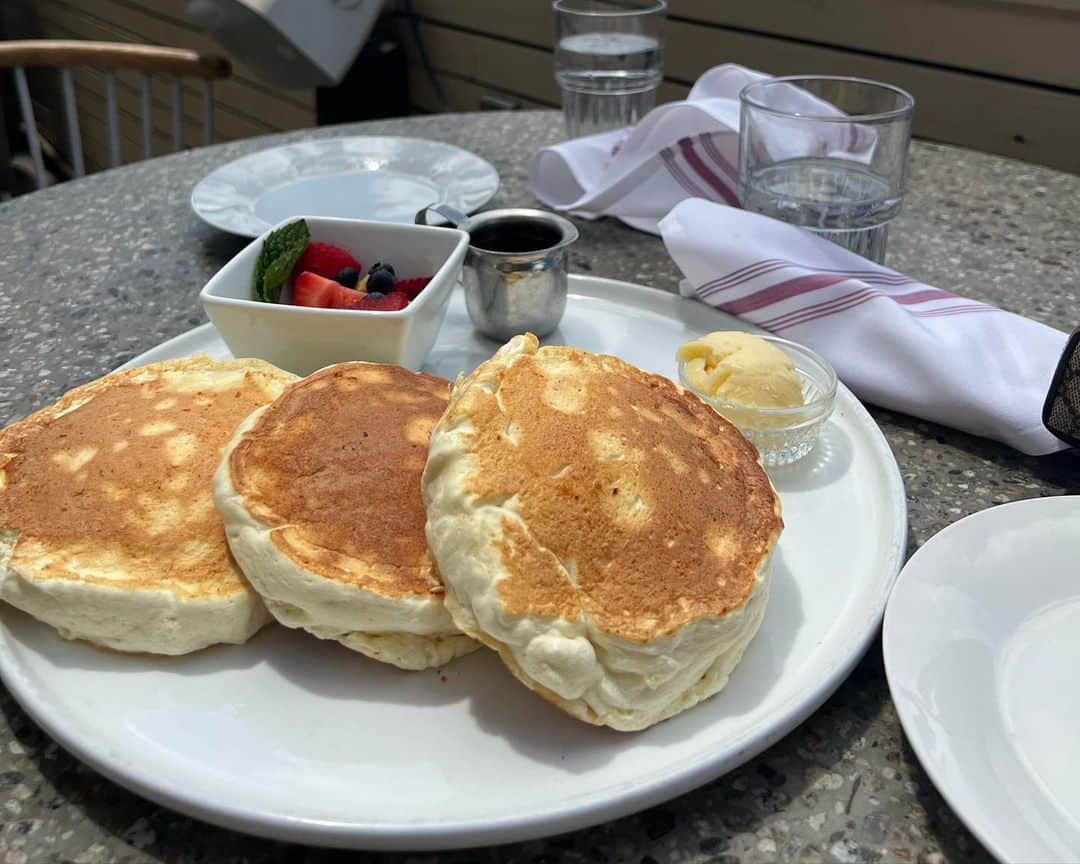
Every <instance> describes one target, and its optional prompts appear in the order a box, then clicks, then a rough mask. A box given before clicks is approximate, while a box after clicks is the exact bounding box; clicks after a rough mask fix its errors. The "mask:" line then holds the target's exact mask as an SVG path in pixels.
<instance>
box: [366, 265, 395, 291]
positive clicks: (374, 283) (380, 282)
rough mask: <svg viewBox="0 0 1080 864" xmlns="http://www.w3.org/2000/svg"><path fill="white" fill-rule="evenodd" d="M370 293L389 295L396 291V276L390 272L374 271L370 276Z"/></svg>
mask: <svg viewBox="0 0 1080 864" xmlns="http://www.w3.org/2000/svg"><path fill="white" fill-rule="evenodd" d="M367 290H368V293H369V294H371V293H372V292H374V293H376V294H389V293H390V292H391V291H393V290H394V274H393V273H391V272H389V271H388V270H372V271H371V272H370V273H369V274H368V281H367Z"/></svg>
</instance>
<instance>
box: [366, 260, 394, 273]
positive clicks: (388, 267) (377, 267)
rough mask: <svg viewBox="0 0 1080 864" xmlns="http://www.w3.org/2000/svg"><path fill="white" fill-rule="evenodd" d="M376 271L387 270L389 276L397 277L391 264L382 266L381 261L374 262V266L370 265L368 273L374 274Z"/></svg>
mask: <svg viewBox="0 0 1080 864" xmlns="http://www.w3.org/2000/svg"><path fill="white" fill-rule="evenodd" d="M376 270H387V271H389V273H390V275H391V276H395V277H396V276H397V273H396V272H395V271H394V265H393V264H383V263H382V262H381V261H376V262H375V263H374V264H372V265H371V270H370V271H369V273H374V272H375V271H376Z"/></svg>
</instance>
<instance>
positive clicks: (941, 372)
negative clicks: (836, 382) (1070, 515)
mask: <svg viewBox="0 0 1080 864" xmlns="http://www.w3.org/2000/svg"><path fill="white" fill-rule="evenodd" d="M659 229H660V233H661V236H662V237H663V240H664V244H665V245H666V246H667V250H668V252H669V253H670V254H671V257H672V258H673V259H674V261H675V263H676V264H677V265H678V266H679V269H680V270H682V272H683V274H684V275H685V276H686V281H685V282H684V283H683V286H682V290H683V294H685V295H687V296H693V297H697V298H698V299H700V300H702V301H704V302H706V303H708V304H710V305H712V306H716V307H717V308H719V309H722V310H724V311H725V312H729V313H730V314H732V315H737V316H738V317H740V318H742V319H744V320H746V321H749V322H751V323H753V324H756V325H758V326H759V327H762V328H764V329H766V330H770V331H772V332H774V333H776V334H778V335H780V336H783V337H785V338H789V339H792V340H794V341H796V342H801V343H802V344H804V345H808V346H809V347H811V348H813V349H814V350H815V351H817V352H818V353H820V354H821V355H822V356H823V357H825V358H826V359H828V360H829V362H830V363H832V365H833V367H834V368H835V369H836V374H837V375H838V376H839V377H840V379H841V380H842V381H843V382H844V383H845V384H847V386H848V387H850V388H851V389H852V390H853V391H854V392H855V394H856V395H857V396H859V398H860V399H864V400H866V401H868V402H872V403H874V404H875V405H880V406H882V407H884V408H890V409H893V410H896V411H902V412H904V413H905V414H912V415H914V416H916V417H922V418H925V419H927V420H933V421H934V422H936V423H941V424H943V425H945V426H952V427H953V428H956V429H961V430H963V431H965V432H970V433H972V434H974V435H982V436H985V437H987V438H993V439H995V440H997V441H1003V442H1004V443H1006V444H1009V445H1011V446H1012V447H1015V448H1016V449H1017V450H1021V451H1023V452H1024V453H1029V454H1031V455H1034V456H1041V455H1044V454H1047V453H1052V452H1055V451H1057V450H1062V449H1064V448H1065V446H1066V445H1065V444H1063V443H1062V442H1061V441H1059V440H1058V439H1057V438H1055V437H1054V436H1053V435H1051V434H1050V433H1049V432H1048V431H1047V430H1046V429H1045V428H1044V427H1043V425H1042V421H1041V417H1042V404H1043V400H1044V399H1045V398H1046V392H1047V388H1048V387H1049V386H1050V381H1051V378H1052V376H1053V374H1054V369H1055V367H1056V365H1057V362H1058V360H1059V359H1060V357H1061V352H1062V351H1063V350H1064V348H1065V341H1066V339H1067V336H1066V334H1065V333H1062V332H1061V331H1060V330H1055V329H1053V328H1052V327H1047V326H1046V325H1044V324H1039V323H1037V322H1035V321H1032V320H1030V319H1028V318H1023V317H1021V316H1019V315H1014V314H1012V313H1010V312H1005V311H1004V310H1002V309H999V308H997V307H996V306H989V305H987V304H985V303H979V302H977V301H975V300H969V299H966V298H964V297H957V296H956V295H954V294H950V293H949V292H947V291H942V290H940V289H938V288H934V287H932V286H930V285H924V284H922V283H920V282H916V281H915V280H914V279H909V278H908V277H906V276H904V275H902V274H900V273H897V272H896V271H895V270H890V269H889V268H887V267H882V266H880V265H877V264H873V263H871V262H870V261H868V260H866V259H865V258H861V257H860V256H858V255H856V254H854V253H853V252H849V251H847V250H846V249H842V248H841V247H839V246H837V245H835V244H834V243H830V242H829V241H828V240H824V239H822V238H820V237H818V236H816V235H814V234H811V233H810V232H808V231H804V230H803V229H801V228H796V227H794V226H792V225H788V224H786V223H784V222H779V221H777V220H775V219H769V218H767V217H765V216H759V215H758V214H756V213H749V212H747V211H745V210H738V209H736V208H733V207H725V206H722V205H719V204H714V203H712V202H709V201H703V200H700V199H692V200H688V201H684V202H683V203H681V204H679V205H678V206H676V207H675V208H674V209H673V210H672V211H671V212H670V213H669V214H668V215H667V216H666V217H665V218H664V219H663V220H661V222H660V225H659Z"/></svg>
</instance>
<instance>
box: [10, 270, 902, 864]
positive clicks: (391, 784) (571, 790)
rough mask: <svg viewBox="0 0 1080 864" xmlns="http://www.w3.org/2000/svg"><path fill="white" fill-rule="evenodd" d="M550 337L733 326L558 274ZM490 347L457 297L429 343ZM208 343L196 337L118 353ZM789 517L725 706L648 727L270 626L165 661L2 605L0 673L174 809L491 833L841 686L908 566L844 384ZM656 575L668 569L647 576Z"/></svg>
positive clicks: (466, 354)
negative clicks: (634, 728) (610, 725)
mask: <svg viewBox="0 0 1080 864" xmlns="http://www.w3.org/2000/svg"><path fill="white" fill-rule="evenodd" d="M570 290H571V296H570V299H569V302H568V304H567V310H566V317H565V318H564V319H563V322H562V325H561V326H560V328H559V329H558V330H557V331H556V332H555V333H554V334H553V335H552V337H551V338H550V339H549V340H548V341H554V342H565V343H568V344H573V345H578V346H581V347H584V348H587V349H590V350H593V351H599V352H604V353H610V354H615V355H617V356H619V357H622V358H624V359H625V360H628V361H630V362H631V363H634V364H636V365H638V366H640V367H642V368H644V369H647V370H650V371H653V372H658V373H660V374H664V375H668V376H673V375H674V374H675V358H674V355H675V348H676V346H677V345H679V344H680V343H681V342H683V341H685V340H687V339H689V338H693V337H696V336H700V335H701V334H703V333H706V332H708V331H710V330H717V329H730V328H740V327H742V325H740V324H739V323H738V322H737V321H736V320H735V319H732V318H729V317H728V316H726V315H724V314H723V313H721V312H717V311H716V310H714V309H712V308H710V307H708V306H705V305H704V304H702V303H698V302H696V301H692V300H685V299H683V298H680V297H676V296H674V295H671V294H666V293H663V292H660V291H655V290H652V289H648V288H643V287H641V286H636V285H629V284H626V283H621V282H613V281H609V280H603V279H585V278H573V279H572V280H571V289H570ZM496 347H497V345H496V343H494V342H490V341H488V340H486V339H482V338H480V337H477V336H476V335H475V333H474V332H473V330H472V327H471V325H470V323H469V319H468V316H467V314H466V312H465V304H464V300H463V298H462V296H461V293H460V291H459V292H457V293H455V295H454V297H453V299H452V300H451V305H450V309H449V312H448V314H447V319H446V323H445V324H444V326H443V329H442V331H441V332H440V336H439V341H438V342H437V343H436V346H435V349H434V351H433V352H432V354H431V356H430V362H429V365H428V369H429V371H432V372H435V373H437V374H441V375H445V376H448V377H453V376H454V375H456V374H457V373H458V372H459V371H461V370H470V369H472V368H473V367H474V366H475V365H476V364H477V363H479V362H480V361H482V360H484V359H486V358H487V357H489V356H490V355H491V353H492V352H493V351H494V350H495V348H496ZM198 351H204V352H207V353H210V354H213V355H217V356H227V352H226V349H225V346H224V344H223V343H222V342H221V341H220V340H219V339H218V337H217V335H216V333H215V331H214V330H213V329H212V328H210V327H209V325H207V326H203V327H200V328H197V329H195V330H193V331H191V332H190V333H187V334H185V335H183V336H181V337H178V338H177V339H173V340H172V341H170V342H167V343H165V344H163V345H161V346H160V347H158V348H156V349H154V350H152V351H149V352H147V353H146V354H144V355H142V356H141V357H138V358H136V359H135V360H133V361H132V363H133V364H138V363H146V362H151V361H155V360H162V359H165V358H168V357H178V356H185V355H189V354H192V353H194V352H198ZM772 476H773V481H774V483H775V484H776V486H777V488H778V489H779V491H780V495H781V499H782V502H783V508H784V519H785V521H786V523H787V528H786V529H785V531H784V533H783V536H782V537H781V539H780V543H779V546H778V549H777V552H776V555H775V559H774V561H775V564H774V576H773V582H772V588H771V592H770V594H771V596H770V599H769V605H768V609H767V611H766V613H765V620H764V623H763V624H762V626H761V630H760V631H759V633H758V635H757V636H756V637H755V639H754V640H753V642H751V644H750V647H749V648H748V649H747V652H746V655H745V657H744V659H743V661H742V663H741V664H740V665H739V667H738V668H737V669H736V670H735V672H734V674H733V675H732V677H731V683H730V684H729V685H728V686H727V688H726V689H725V690H724V691H723V692H722V693H720V694H719V695H718V696H716V697H714V698H712V699H710V700H708V701H707V702H705V703H703V704H702V705H699V706H697V707H695V708H693V709H692V710H690V711H687V712H685V713H684V714H680V715H679V716H677V717H675V718H673V719H671V720H668V721H666V722H664V723H661V724H659V725H658V726H655V727H653V728H651V729H648V730H646V731H645V732H642V733H634V734H627V733H618V732H613V731H611V730H607V729H602V728H595V727H591V726H587V725H585V724H583V723H580V722H578V721H577V720H574V719H572V718H570V717H568V716H566V715H565V714H563V713H561V712H560V711H558V710H557V709H556V708H554V707H552V706H551V705H549V704H548V703H546V702H545V701H543V700H542V699H540V698H539V697H537V696H536V695H534V694H533V693H531V692H530V691H528V690H527V689H525V688H524V687H522V686H521V685H520V684H518V683H517V681H515V680H514V678H513V677H512V676H511V675H510V674H509V673H508V672H507V671H506V670H505V669H504V668H503V666H502V665H501V663H500V662H499V660H498V659H497V658H496V657H495V655H494V654H493V653H492V652H489V651H480V652H477V653H476V654H474V655H471V656H469V657H466V658H464V659H463V660H459V661H457V662H455V663H452V664H450V665H449V666H448V667H446V669H445V670H443V671H442V672H441V673H439V672H434V671H429V672H415V673H409V672H402V671H401V670H398V669H394V668H391V667H389V666H385V665H383V664H380V663H376V662H373V661H371V660H368V659H366V658H364V657H361V656H360V655H358V654H353V653H351V652H349V651H348V650H346V649H344V648H342V647H341V646H339V645H336V644H333V643H327V642H320V641H319V640H317V639H314V638H312V637H310V636H306V635H305V634H303V633H300V632H297V631H288V630H285V629H284V628H281V627H275V626H270V627H268V628H266V630H265V631H263V632H262V633H260V634H259V635H258V636H256V637H255V638H254V639H252V640H251V641H250V642H249V643H248V644H246V645H243V646H238V647H233V646H218V647H215V648H210V649H208V650H206V651H202V652H199V653H197V654H194V655H190V656H186V657H177V658H153V657H129V656H122V655H118V654H113V653H106V652H102V651H97V650H95V649H93V648H91V647H89V646H87V645H83V644H78V643H71V642H65V641H63V640H62V639H60V638H59V637H58V636H57V635H56V633H54V632H53V631H52V630H51V629H49V628H48V627H45V626H44V625H40V624H38V623H36V622H35V621H33V620H32V619H30V618H28V617H26V616H25V615H22V614H21V613H18V612H16V611H14V610H13V609H11V608H5V609H3V610H2V612H0V625H2V626H0V673H2V674H3V677H4V681H5V683H6V684H7V686H8V688H9V689H10V690H11V692H12V693H13V694H14V696H15V698H17V699H18V700H19V702H20V703H21V704H22V705H23V706H24V707H25V708H26V709H27V711H28V712H29V713H30V714H31V716H33V718H34V719H35V720H36V721H37V722H38V723H39V724H40V725H41V726H42V727H44V729H45V730H46V731H47V732H48V733H49V734H50V735H52V736H53V737H54V738H55V739H56V740H57V741H59V742H60V743H61V744H62V745H63V746H64V747H66V748H67V749H69V750H70V751H71V752H73V753H74V754H75V755H76V756H78V757H79V758H81V759H83V760H84V761H86V762H87V763H89V764H90V765H92V766H93V767H94V768H96V769H97V770H99V771H101V772H102V773H104V774H106V775H108V776H109V777H112V778H113V779H115V780H117V781H118V782H120V783H122V784H124V785H126V786H128V787H130V788H131V789H133V790H135V791H137V792H139V793H141V794H143V795H145V796H147V797H149V798H152V799H154V800H156V801H159V802H161V803H163V804H165V805H168V806H170V807H173V808H175V809H177V810H180V811H183V812H185V813H188V814H191V815H194V816H196V817H199V818H203V819H206V820H208V821H211V822H215V823H218V824H221V825H225V826H227V827H231V828H236V829H239V830H243V831H249V832H253V833H256V834H263V835H267V836H271V837H278V838H282V839H287V840H292V841H297V842H306V843H315V844H324V845H333V846H347V847H360V848H379V849H437V848H450V847H461V846H477V845H483V844H490V843H505V842H510V841H514V840H523V839H527V838H531V837H537V836H541V835H545V834H555V833H559V832H562V831H569V830H571V829H574V828H579V827H582V826H584V825H589V824H593V823H596V822H600V821H603V820H605V819H611V818H615V817H617V816H621V815H624V814H626V813H630V812H632V811H634V810H638V809H641V808H643V807H646V806H649V805H651V804H655V803H658V802H660V801H663V800H665V799H668V798H671V797H673V796H675V795H678V794H680V793H682V792H685V791H687V790H689V789H691V788H693V787H695V786H698V785H700V784H702V783H705V782H707V781H709V780H711V779H713V778H715V777H717V776H719V775H720V774H723V773H724V772H725V771H728V770H730V769H731V768H733V767H735V766H737V765H739V764H741V763H743V762H745V761H746V760H747V759H749V758H751V757H752V756H754V755H755V754H756V753H759V752H760V751H762V750H764V749H765V748H766V747H768V746H769V745H770V744H772V743H773V742H775V741H776V740H777V739H779V738H780V737H781V736H783V735H785V734H787V733H788V732H789V731H790V730H791V729H792V728H794V727H795V726H796V725H797V724H798V723H800V722H801V721H802V720H803V719H805V718H806V716H807V715H808V714H810V712H811V711H813V710H814V709H815V708H816V707H817V706H818V705H820V704H821V702H822V701H823V700H824V699H825V698H826V697H827V696H828V695H829V694H830V693H832V691H833V690H834V689H835V688H836V687H837V685H838V684H839V683H840V682H841V681H842V680H843V679H844V678H845V677H846V676H847V674H848V672H849V671H850V670H851V668H852V666H853V665H854V664H855V662H856V661H857V660H858V658H859V657H860V656H861V655H862V653H863V651H864V650H865V649H866V646H867V644H868V642H869V641H870V640H871V639H872V638H873V637H874V635H875V634H876V633H877V628H878V623H879V621H880V617H881V613H882V611H883V609H884V606H885V599H886V597H887V596H888V593H889V590H890V588H891V587H892V583H893V579H894V578H895V576H896V573H897V571H898V570H899V567H900V564H901V562H902V561H903V554H904V542H905V537H906V518H905V505H904V489H903V484H902V482H901V479H900V474H899V471H898V469H897V466H896V463H895V461H894V460H893V457H892V453H891V451H890V450H889V446H888V444H887V443H886V441H885V439H884V437H883V436H882V434H881V432H880V430H879V429H878V428H877V426H876V425H875V424H874V422H873V420H872V419H871V418H870V416H869V414H867V412H866V410H865V409H864V408H863V407H862V406H861V405H860V404H859V402H858V401H857V400H856V399H855V398H854V397H853V396H852V395H851V393H850V392H849V391H848V390H846V389H845V388H843V387H841V388H840V391H839V393H838V394H837V405H836V411H835V414H834V415H833V417H832V419H831V420H830V421H829V423H828V424H827V426H826V428H825V430H824V433H823V437H822V440H821V443H820V444H819V447H818V449H817V450H816V451H815V452H814V453H813V454H811V455H810V456H809V457H807V459H805V460H803V461H802V462H800V463H797V464H796V465H795V466H791V467H789V468H786V469H780V470H777V471H774V472H773V474H772ZM657 578H663V575H662V574H658V575H657Z"/></svg>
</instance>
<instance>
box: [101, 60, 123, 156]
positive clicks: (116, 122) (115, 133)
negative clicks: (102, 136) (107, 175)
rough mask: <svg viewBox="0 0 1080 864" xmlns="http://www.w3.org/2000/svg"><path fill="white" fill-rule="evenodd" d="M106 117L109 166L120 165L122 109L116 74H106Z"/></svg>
mask: <svg viewBox="0 0 1080 864" xmlns="http://www.w3.org/2000/svg"><path fill="white" fill-rule="evenodd" d="M105 117H106V119H107V121H108V124H109V166H110V167H111V168H115V167H117V166H118V165H119V164H120V109H119V108H118V107H117V104H116V73H115V72H111V71H110V72H106V73H105Z"/></svg>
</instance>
